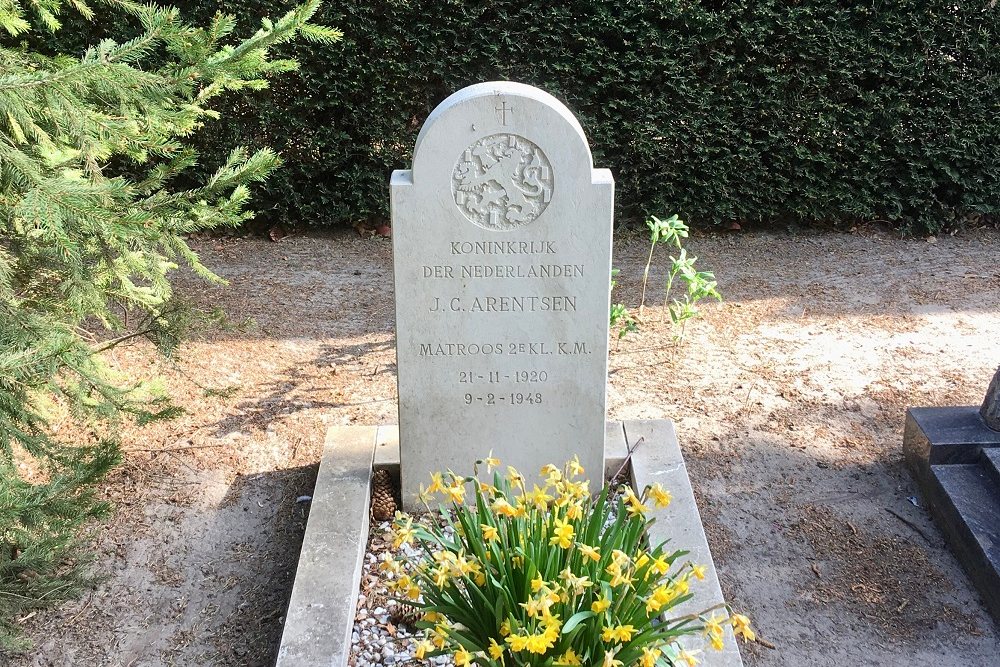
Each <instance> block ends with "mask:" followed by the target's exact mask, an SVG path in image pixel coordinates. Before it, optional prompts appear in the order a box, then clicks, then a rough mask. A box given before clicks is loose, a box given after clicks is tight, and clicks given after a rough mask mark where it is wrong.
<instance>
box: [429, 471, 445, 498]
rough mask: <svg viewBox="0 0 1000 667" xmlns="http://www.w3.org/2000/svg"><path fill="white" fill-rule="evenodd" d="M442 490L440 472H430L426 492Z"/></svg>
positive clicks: (439, 491)
mask: <svg viewBox="0 0 1000 667" xmlns="http://www.w3.org/2000/svg"><path fill="white" fill-rule="evenodd" d="M443 491H444V484H443V483H442V482H441V473H439V472H435V473H432V474H431V485H430V486H429V487H427V493H441V492H443Z"/></svg>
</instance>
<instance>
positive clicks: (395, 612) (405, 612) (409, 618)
mask: <svg viewBox="0 0 1000 667" xmlns="http://www.w3.org/2000/svg"><path fill="white" fill-rule="evenodd" d="M423 617H424V610H423V609H419V608H418V607H413V606H410V605H408V604H405V603H403V602H397V603H396V605H395V606H394V607H391V608H390V609H389V618H390V619H392V622H393V623H395V624H396V625H407V626H409V627H411V628H416V627H417V621H419V620H420V619H422V618H423Z"/></svg>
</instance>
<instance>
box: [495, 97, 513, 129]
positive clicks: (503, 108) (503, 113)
mask: <svg viewBox="0 0 1000 667" xmlns="http://www.w3.org/2000/svg"><path fill="white" fill-rule="evenodd" d="M494 111H496V112H497V118H498V119H499V120H500V124H501V125H506V124H507V114H508V113H509V112H510V113H512V112H513V111H514V109H513V108H512V107H509V106H507V102H506V101H502V102H500V106H498V107H497V108H496V109H494Z"/></svg>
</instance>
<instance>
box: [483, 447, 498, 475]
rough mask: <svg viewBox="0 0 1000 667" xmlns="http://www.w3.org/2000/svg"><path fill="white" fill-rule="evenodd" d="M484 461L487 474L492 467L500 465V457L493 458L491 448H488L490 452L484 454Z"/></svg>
mask: <svg viewBox="0 0 1000 667" xmlns="http://www.w3.org/2000/svg"><path fill="white" fill-rule="evenodd" d="M484 461H485V462H486V473H487V474H489V473H492V472H493V469H494V468H499V467H500V459H497V458H493V450H492V449H491V450H490V453H489V454H488V455H487V456H486V458H485V459H484Z"/></svg>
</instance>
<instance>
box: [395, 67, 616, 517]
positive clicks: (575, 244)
mask: <svg viewBox="0 0 1000 667" xmlns="http://www.w3.org/2000/svg"><path fill="white" fill-rule="evenodd" d="M390 191H391V192H390V199H391V209H392V240H393V275H394V284H395V303H396V356H397V370H398V373H397V378H398V386H399V392H398V393H399V425H400V436H399V437H400V442H401V444H402V449H401V460H400V465H401V470H400V472H401V478H402V496H403V505H404V507H407V508H413V507H417V506H419V503H418V502H417V493H418V490H419V486H420V485H421V484H424V485H426V484H427V483H428V479H429V474H430V473H431V472H434V471H440V470H449V469H451V470H454V471H455V472H457V473H460V474H468V473H470V472H471V468H472V463H473V461H474V460H475V459H477V458H481V457H483V456H485V455H486V454H487V453H488V452H489V451H490V450H491V449H492V451H493V452H494V454H495V455H496V456H498V457H499V458H500V459H502V460H503V461H504V463H505V464H509V465H513V466H515V467H516V468H518V469H519V470H520V471H521V472H522V473H523V474H524V475H525V476H526V477H527V478H528V484H529V485H530V484H532V483H533V482H537V481H539V475H538V471H539V469H540V468H541V467H542V465H543V464H546V463H550V462H553V461H555V462H559V461H565V460H568V459H570V458H571V457H572V456H574V455H577V456H579V458H580V462H581V463H582V464H583V466H584V467H585V468H586V469H587V470H591V471H595V470H600V469H601V468H602V466H603V464H604V438H605V425H604V422H605V408H606V391H605V390H606V383H607V357H608V309H609V307H610V275H611V231H612V224H613V210H614V180H613V179H612V177H611V173H610V172H609V171H607V170H606V169H594V167H593V158H592V156H591V152H590V147H589V145H588V143H587V139H586V137H585V136H584V133H583V129H582V127H581V126H580V124H579V122H578V121H577V120H576V118H575V117H574V116H573V114H572V113H571V112H570V111H569V110H568V109H567V108H566V107H565V105H563V104H562V103H561V102H560V101H559V100H557V99H556V98H554V97H552V96H551V95H549V94H548V93H546V92H544V91H541V90H539V89H537V88H533V87H531V86H526V85H524V84H519V83H514V82H508V81H500V82H491V83H482V84H476V85H473V86H469V87H468V88H464V89H462V90H460V91H458V92H457V93H455V94H454V95H451V96H450V97H448V98H447V99H446V100H444V101H443V102H442V103H441V104H440V105H439V106H438V107H437V108H436V109H435V110H434V111H433V112H432V113H431V114H430V116H429V117H428V119H427V121H426V122H425V123H424V126H423V128H422V129H421V131H420V134H419V135H418V137H417V141H416V146H415V149H414V156H413V165H412V169H410V170H406V171H396V172H394V173H393V175H392V178H391V182H390Z"/></svg>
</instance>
